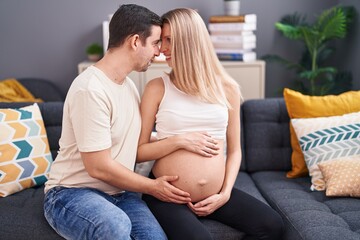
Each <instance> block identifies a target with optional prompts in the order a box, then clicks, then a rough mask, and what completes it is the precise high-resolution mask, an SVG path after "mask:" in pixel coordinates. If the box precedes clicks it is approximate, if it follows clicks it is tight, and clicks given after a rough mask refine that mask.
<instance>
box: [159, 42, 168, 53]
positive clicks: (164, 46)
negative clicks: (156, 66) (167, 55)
mask: <svg viewBox="0 0 360 240" xmlns="http://www.w3.org/2000/svg"><path fill="white" fill-rule="evenodd" d="M166 50H167V46H166V44H165V43H164V42H162V43H161V46H160V52H161V53H164V52H165V51H166Z"/></svg>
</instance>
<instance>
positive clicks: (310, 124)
mask: <svg viewBox="0 0 360 240" xmlns="http://www.w3.org/2000/svg"><path fill="white" fill-rule="evenodd" d="M291 123H292V125H293V127H294V130H295V132H296V136H297V138H298V140H299V143H300V147H301V150H302V152H303V154H304V158H305V162H306V165H307V168H308V169H309V174H310V176H311V183H312V185H311V190H319V191H321V190H325V181H324V177H323V176H322V174H321V171H320V169H319V167H318V164H319V163H321V162H325V161H329V160H335V159H336V160H342V159H352V158H353V159H359V157H360V112H356V113H350V114H345V115H342V116H333V117H318V118H297V119H291Z"/></svg>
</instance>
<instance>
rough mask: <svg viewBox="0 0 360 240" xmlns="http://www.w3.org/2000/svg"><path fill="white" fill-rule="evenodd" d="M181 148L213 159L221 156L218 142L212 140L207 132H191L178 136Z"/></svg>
mask: <svg viewBox="0 0 360 240" xmlns="http://www.w3.org/2000/svg"><path fill="white" fill-rule="evenodd" d="M176 137H178V138H179V141H180V144H181V148H183V149H185V150H187V151H190V152H193V153H197V154H200V155H201V156H204V157H212V156H214V155H218V154H219V150H220V148H219V146H218V140H216V139H214V138H212V137H211V136H210V135H209V134H208V133H207V132H190V133H184V134H180V135H177V136H176Z"/></svg>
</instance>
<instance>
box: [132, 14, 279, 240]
mask: <svg viewBox="0 0 360 240" xmlns="http://www.w3.org/2000/svg"><path fill="white" fill-rule="evenodd" d="M162 19H163V27H162V34H161V48H160V51H161V52H162V53H163V54H164V55H165V57H166V62H167V63H168V65H169V66H170V67H171V68H172V71H171V72H170V74H164V76H162V77H160V78H156V79H153V80H151V81H150V82H149V83H148V84H147V85H146V88H145V91H144V94H143V97H142V101H141V115H142V129H141V134H140V140H139V148H138V162H144V161H149V160H154V159H155V160H156V161H155V163H154V166H153V168H152V171H151V173H150V176H149V177H151V178H156V177H159V176H164V175H170V176H177V177H178V178H177V179H176V180H175V181H173V182H172V184H173V185H174V186H176V187H178V188H180V189H181V190H183V191H185V192H187V193H189V194H190V199H191V201H190V202H189V201H188V200H187V199H188V198H182V197H180V196H176V195H174V197H173V198H164V199H162V200H159V199H157V198H154V197H152V196H151V195H146V194H145V195H144V196H143V199H144V200H145V201H146V203H147V204H148V206H149V208H150V209H151V211H152V212H153V214H154V215H155V217H156V218H157V219H158V221H159V223H160V224H161V226H162V227H163V229H164V231H165V233H166V234H167V236H168V238H169V239H212V237H211V234H210V233H209V232H208V231H207V229H206V228H205V227H204V225H203V224H202V223H201V222H200V221H199V218H208V219H213V220H217V221H219V222H222V223H224V224H226V225H229V226H231V227H233V228H236V229H238V230H240V231H242V232H245V233H246V234H247V237H249V239H276V240H278V239H281V235H282V228H283V223H282V220H281V217H280V216H279V215H278V214H277V213H276V212H275V211H274V210H273V209H271V208H270V207H269V206H267V205H266V204H264V203H262V202H261V201H259V200H257V199H255V198H253V197H252V196H250V195H248V194H246V193H244V192H242V191H240V190H238V189H234V188H233V186H234V183H235V180H236V177H237V174H238V172H239V167H240V162H241V148H240V99H241V94H240V90H239V86H238V84H237V83H236V82H235V81H234V80H233V79H232V78H231V77H230V76H229V75H228V74H227V73H226V72H225V70H224V68H223V67H222V65H221V63H220V62H219V60H218V59H217V56H216V53H215V51H214V48H213V46H212V43H211V40H210V37H209V34H208V32H207V29H206V26H205V24H204V22H203V20H202V18H201V17H200V15H199V14H198V13H197V12H196V11H194V10H192V9H187V8H181V9H174V10H171V11H169V12H167V13H166V14H164V15H163V17H162ZM239 77H241V76H239ZM154 123H156V131H157V136H156V137H157V140H156V141H153V140H151V132H152V129H153V126H154Z"/></svg>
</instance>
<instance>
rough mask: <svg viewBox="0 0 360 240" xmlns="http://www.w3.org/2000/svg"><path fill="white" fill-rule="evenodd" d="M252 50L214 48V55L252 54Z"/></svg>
mask: <svg viewBox="0 0 360 240" xmlns="http://www.w3.org/2000/svg"><path fill="white" fill-rule="evenodd" d="M252 51H253V49H250V50H249V49H248V50H246V49H242V48H215V52H216V54H218V53H248V52H252Z"/></svg>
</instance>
